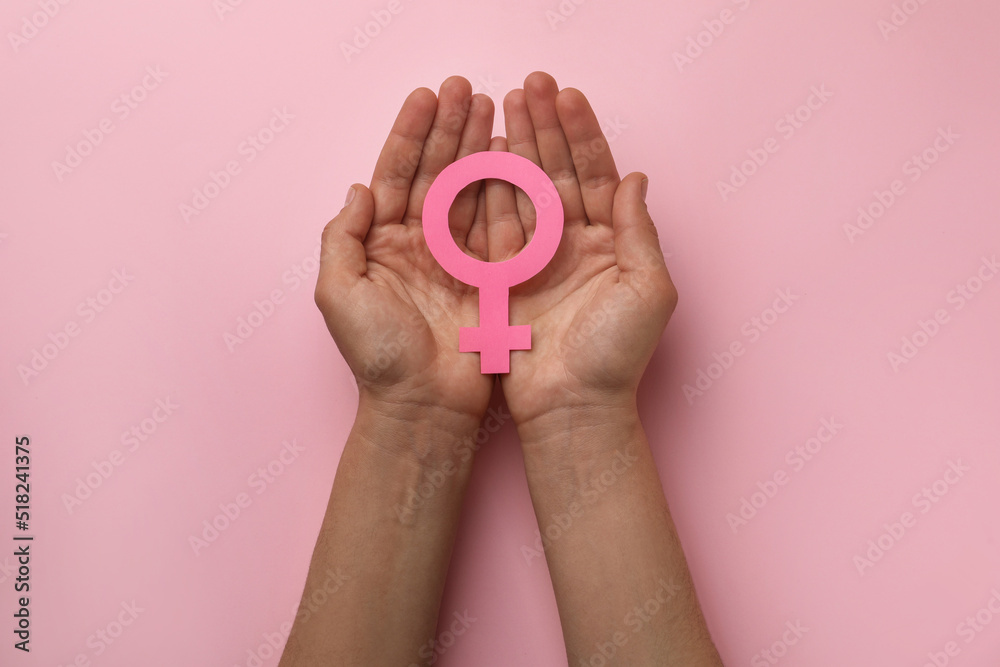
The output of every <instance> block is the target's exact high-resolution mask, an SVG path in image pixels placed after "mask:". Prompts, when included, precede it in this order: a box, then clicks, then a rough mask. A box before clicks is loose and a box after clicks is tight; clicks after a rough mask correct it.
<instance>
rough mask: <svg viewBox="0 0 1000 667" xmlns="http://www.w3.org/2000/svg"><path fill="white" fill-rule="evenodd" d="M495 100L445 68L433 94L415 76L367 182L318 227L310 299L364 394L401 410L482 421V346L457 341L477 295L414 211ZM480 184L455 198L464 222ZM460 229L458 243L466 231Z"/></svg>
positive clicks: (469, 149) (391, 410)
mask: <svg viewBox="0 0 1000 667" xmlns="http://www.w3.org/2000/svg"><path fill="white" fill-rule="evenodd" d="M493 111H494V109H493V102H492V101H491V100H490V98H489V97H487V96H485V95H472V87H471V85H470V84H469V82H468V81H467V80H465V79H463V78H461V77H452V78H450V79H448V80H446V81H445V82H444V83H443V84H442V85H441V91H440V98H437V97H435V95H434V93H433V92H432V91H430V90H428V89H426V88H420V89H417V90H415V91H413V93H411V94H410V96H409V97H408V98H407V99H406V102H405V103H404V104H403V107H402V109H401V110H400V112H399V116H398V117H397V119H396V122H395V124H394V125H393V128H392V131H391V133H390V134H389V138H388V139H387V140H386V142H385V146H384V148H383V149H382V153H381V155H380V156H379V159H378V162H377V164H376V166H375V173H374V175H373V176H372V182H371V188H370V189H369V188H366V187H364V186H363V185H360V184H355V185H354V186H353V199H350V195H349V202H348V204H347V205H346V206H345V207H344V209H343V210H342V211H341V212H340V213H339V214H338V215H337V217H335V218H334V219H333V220H331V221H330V223H329V224H327V226H326V228H325V229H324V230H323V254H322V260H321V265H320V272H319V277H318V281H317V285H316V295H315V296H316V303H317V305H318V306H319V308H320V310H321V311H322V313H323V316H324V318H325V319H326V323H327V327H328V328H329V329H330V333H331V334H332V335H333V338H334V340H335V341H336V343H337V346H338V347H339V348H340V351H341V353H342V354H343V356H344V359H346V361H347V363H348V365H349V366H350V367H351V370H352V371H353V372H354V376H355V378H356V379H357V382H358V390H359V394H360V399H359V400H360V402H361V403H362V405H368V406H374V408H375V410H376V412H377V413H378V414H382V415H383V416H385V417H390V418H392V419H408V418H412V416H413V415H414V414H416V413H419V414H420V415H421V416H426V414H427V411H428V410H434V411H437V412H440V413H442V415H439V416H441V417H442V418H446V419H448V418H451V417H454V418H455V419H457V420H458V424H457V426H460V427H462V428H464V427H465V426H467V425H470V424H471V428H475V426H477V425H478V424H479V421H480V419H481V418H482V416H483V413H484V412H485V410H486V407H487V404H488V402H489V398H490V394H491V391H492V388H493V383H494V377H493V376H487V375H482V374H481V373H480V372H479V370H480V369H479V358H478V355H473V354H466V353H461V352H459V351H458V332H459V327H460V326H461V325H468V324H469V323H470V322H475V321H476V319H475V318H476V317H477V316H478V298H477V294H476V290H475V288H473V287H469V286H467V285H464V284H462V283H460V282H458V281H457V280H455V279H454V278H452V277H451V276H450V275H449V274H447V273H446V272H445V271H443V270H442V269H441V267H440V266H438V264H437V262H436V261H435V260H434V258H433V256H431V254H430V251H429V250H428V249H427V246H426V244H425V242H424V238H423V230H422V229H421V213H422V210H423V205H424V198H425V197H426V195H427V191H428V189H429V188H430V185H431V183H432V182H433V181H434V179H435V178H436V177H437V175H438V174H439V173H440V172H441V170H442V169H444V168H445V167H446V166H448V165H449V164H451V163H452V162H454V161H455V160H457V159H460V158H462V157H464V156H466V155H468V154H470V153H474V152H477V151H482V150H486V149H487V148H488V147H489V144H490V135H491V133H492V129H493ZM479 190H480V188H479V184H478V183H477V184H472V185H470V186H469V187H467V188H466V189H465V190H463V192H462V193H460V194H459V196H458V197H457V198H456V201H455V203H454V205H453V207H452V209H451V215H450V221H451V224H452V226H453V228H454V229H460V230H469V229H471V228H472V226H473V222H474V219H475V216H476V209H477V206H478V205H479V196H478V195H479ZM456 236H459V237H461V238H460V240H459V243H460V245H461V244H462V243H464V239H465V236H466V232H465V231H463V232H462V233H461V234H457V235H456Z"/></svg>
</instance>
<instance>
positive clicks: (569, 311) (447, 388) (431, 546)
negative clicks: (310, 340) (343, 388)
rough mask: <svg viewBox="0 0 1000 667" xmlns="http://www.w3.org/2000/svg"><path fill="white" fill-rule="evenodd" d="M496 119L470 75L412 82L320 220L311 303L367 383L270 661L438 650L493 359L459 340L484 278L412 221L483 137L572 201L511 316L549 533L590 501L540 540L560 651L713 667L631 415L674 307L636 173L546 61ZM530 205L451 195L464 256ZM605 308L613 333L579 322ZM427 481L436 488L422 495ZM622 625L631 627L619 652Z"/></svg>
mask: <svg viewBox="0 0 1000 667" xmlns="http://www.w3.org/2000/svg"><path fill="white" fill-rule="evenodd" d="M493 114H494V108H493V103H492V102H491V101H490V100H489V98H488V97H486V96H483V95H472V93H471V86H470V84H469V82H468V81H466V80H465V79H463V78H461V77H452V78H449V79H448V80H446V81H445V82H444V83H443V84H442V86H441V89H440V91H439V94H438V95H437V96H435V95H434V93H433V92H432V91H430V90H428V89H425V88H421V89H418V90H415V91H414V92H413V93H411V95H410V96H409V97H408V98H407V100H406V102H405V103H404V104H403V107H402V109H401V110H400V113H399V116H398V117H397V119H396V122H395V124H394V126H393V129H392V131H391V133H390V135H389V138H388V139H387V140H386V143H385V146H384V148H383V150H382V153H381V155H380V157H379V159H378V162H377V164H376V167H375V172H374V174H373V177H372V181H371V185H370V186H369V187H365V186H363V185H360V184H355V185H354V186H352V191H351V193H349V197H348V200H349V203H348V204H347V205H345V207H344V209H343V210H342V211H341V212H340V213H339V214H338V215H337V216H336V217H335V218H334V219H333V220H332V221H331V222H330V223H329V224H328V225H327V227H326V228H325V229H324V232H323V243H322V247H323V254H322V260H321V268H320V274H319V278H318V281H317V286H316V302H317V304H318V306H319V308H320V310H321V311H322V313H323V315H324V317H325V319H326V323H327V325H328V328H329V329H330V332H331V334H332V335H333V338H334V340H335V341H336V343H337V346H338V347H339V349H340V351H341V353H342V354H343V356H344V358H345V360H346V361H347V363H348V365H349V366H350V368H351V370H352V371H353V373H354V375H355V378H356V380H357V383H358V393H359V398H358V411H357V416H356V420H355V423H354V427H353V428H352V430H351V433H350V435H349V436H348V439H347V442H346V444H345V446H344V451H343V455H342V457H341V460H340V464H339V466H338V468H337V473H336V476H335V479H334V483H333V488H332V491H331V495H330V501H329V504H328V506H327V511H326V514H325V516H324V519H323V524H322V526H321V528H320V533H319V537H318V539H317V543H316V548H315V550H314V553H313V556H312V560H311V563H310V567H309V573H308V575H307V578H306V584H305V591H304V593H303V601H302V603H301V606H300V611H299V614H298V615H297V616H296V620H295V623H294V625H293V627H292V631H291V634H290V636H289V639H288V642H287V645H286V648H285V652H284V654H283V655H282V658H281V662H280V663H279V665H280V667H305V666H310V667H312V666H318V665H403V666H408V665H411V664H427V663H428V658H429V655H428V651H429V649H428V647H430V646H431V645H432V644H430V642H432V641H433V639H434V637H435V633H436V622H437V618H438V613H439V611H440V603H441V595H442V592H443V589H444V584H445V578H446V576H447V570H448V564H449V561H450V557H451V550H452V546H453V544H454V537H455V530H456V525H457V521H458V518H459V514H460V510H461V504H462V499H463V496H464V493H465V489H466V486H467V482H468V479H469V476H470V474H471V469H472V460H473V456H472V455H473V450H472V448H470V447H469V445H468V443H469V442H471V441H472V438H473V436H474V434H475V431H476V429H477V428H478V427H479V426H480V423H481V421H482V419H483V416H484V414H485V411H486V408H487V405H488V403H489V399H490V396H491V393H492V391H493V389H494V384H495V380H496V378H495V376H492V375H483V374H481V373H480V368H479V358H478V355H477V354H470V353H460V352H458V331H459V328H460V327H462V326H474V325H475V323H476V321H477V317H478V299H477V294H476V290H475V288H472V287H469V286H467V285H463V284H462V283H459V282H458V281H456V280H455V279H454V278H453V277H451V276H450V275H449V274H447V273H446V272H444V270H443V269H442V268H441V267H440V266H438V265H437V263H436V261H435V260H434V258H433V257H432V256H431V255H430V253H429V251H428V250H427V247H426V244H425V243H424V240H423V234H422V229H421V227H420V224H421V220H420V216H421V212H422V208H423V201H424V198H425V197H426V194H427V190H428V188H429V187H430V184H431V183H432V182H433V180H434V178H435V177H436V176H437V174H438V173H440V171H441V170H442V169H444V167H446V166H447V165H448V164H450V163H452V162H453V161H455V160H456V159H460V158H461V157H464V156H465V155H468V154H471V153H473V152H478V151H482V150H510V151H511V152H514V153H518V154H520V155H523V156H525V157H528V158H529V159H532V160H534V161H535V163H536V164H539V166H541V167H542V168H543V169H544V170H545V171H546V173H547V174H548V175H549V177H550V178H552V180H553V182H554V183H555V184H556V187H557V189H558V190H559V194H560V198H561V200H562V202H563V206H564V209H565V213H566V228H565V230H564V234H563V238H562V242H561V245H560V248H559V250H558V252H557V254H556V256H555V258H554V259H553V261H552V262H551V263H550V265H549V266H548V267H547V268H546V269H545V270H543V271H542V272H541V273H540V274H539V275H538V276H536V278H534V279H532V280H530V281H528V282H527V283H525V284H523V285H521V286H518V287H516V288H514V290H513V291H512V294H511V305H510V309H511V318H512V322H514V323H517V324H522V323H530V324H531V325H532V350H531V351H530V352H529V351H525V352H521V351H515V352H513V353H512V357H511V372H510V373H509V374H506V375H504V376H502V377H501V384H502V386H503V391H504V394H505V395H506V398H507V404H508V406H509V409H510V412H511V414H512V415H513V418H514V421H515V422H516V423H517V427H518V433H519V435H520V437H521V440H522V447H523V449H524V453H525V467H526V470H527V474H528V481H529V488H530V490H531V494H532V501H533V503H534V505H535V511H536V515H537V517H538V520H539V527H540V528H541V529H542V530H543V531H544V530H545V529H546V528H547V527H548V525H549V524H550V523H551V521H552V517H553V516H555V515H559V514H561V513H565V512H570V511H571V510H572V508H573V507H574V503H576V504H577V505H579V508H578V509H581V511H577V512H572V514H571V516H572V517H573V520H572V525H571V526H570V527H569V528H568V529H566V530H565V531H563V533H562V534H561V536H560V537H559V539H558V540H554V541H550V542H549V544H547V545H546V547H545V557H546V560H547V562H548V565H549V569H550V571H551V573H552V580H553V586H554V589H555V593H556V599H557V602H558V606H559V613H560V618H561V621H562V626H563V631H564V637H565V641H566V647H567V655H568V658H569V662H570V664H572V665H577V664H581V660H587V659H589V656H590V655H591V654H592V653H594V652H595V651H596V650H599V649H598V648H597V647H596V645H595V642H598V643H600V642H604V641H605V639H604V637H605V636H606V637H607V641H611V642H612V643H613V644H614V646H615V655H614V656H613V658H612V659H611V660H610V661H609V663H608V664H613V663H619V664H632V665H637V664H656V665H675V664H676V665H681V664H683V665H719V664H721V662H719V660H718V656H717V654H716V652H715V649H714V647H713V645H712V642H711V639H710V637H709V635H708V631H707V629H706V627H705V623H704V619H703V618H702V615H701V612H700V610H699V608H698V604H697V598H696V596H695V593H694V588H693V585H692V583H691V579H690V576H689V575H688V571H687V566H686V563H685V561H684V556H683V552H682V551H681V548H680V543H679V541H678V539H677V535H676V531H675V529H674V526H673V523H672V522H671V520H670V516H669V512H668V510H667V505H666V501H665V499H664V496H663V490H662V487H661V486H660V481H659V478H658V476H657V472H656V468H655V466H654V464H653V460H652V456H651V454H650V451H649V447H648V444H647V442H646V439H645V435H644V433H643V431H642V427H641V424H640V422H639V417H638V411H637V410H636V407H635V392H636V387H637V385H638V381H639V378H640V377H641V375H642V372H643V370H644V369H645V366H646V364H647V363H648V361H649V357H650V355H651V354H652V350H653V348H654V347H655V345H656V342H657V340H658V339H659V336H660V334H661V333H662V330H663V327H664V326H665V325H666V322H667V319H668V318H669V316H670V313H671V312H672V311H673V307H674V304H675V303H676V291H675V290H674V288H673V285H672V283H671V282H670V278H669V275H668V274H667V271H666V267H665V266H664V264H663V257H662V253H661V252H660V250H659V245H658V242H657V239H656V231H655V227H653V224H652V221H651V220H650V219H649V216H648V213H647V212H646V207H645V204H644V203H643V201H642V199H643V198H642V193H643V190H644V189H645V187H644V183H643V181H644V179H643V177H642V175H641V174H633V175H630V176H629V177H627V178H626V179H625V180H624V181H619V180H618V175H617V172H616V171H615V168H614V161H613V159H611V156H610V152H609V151H607V150H606V147H607V142H606V140H604V138H603V135H602V134H601V131H600V127H599V125H598V124H597V121H596V117H594V114H593V111H592V110H591V109H590V106H589V104H588V103H587V101H586V99H585V98H584V97H583V95H582V94H580V93H579V92H578V91H573V90H572V89H567V90H566V91H558V90H557V88H556V86H555V81H554V80H552V78H551V77H549V76H548V75H546V74H542V73H537V72H536V73H534V74H532V75H529V77H528V78H527V79H526V81H525V86H524V89H523V90H521V89H519V90H516V91H513V92H512V93H511V94H510V95H508V97H507V99H506V100H505V116H506V122H507V135H508V140H505V139H504V138H502V137H496V138H493V139H492V140H491V138H490V134H491V132H492V127H493ZM601 141H604V143H603V146H604V150H600V151H598V155H597V157H596V159H593V160H592V159H591V158H590V157H587V158H586V159H584V160H580V159H577V161H576V163H575V164H574V161H573V154H574V149H576V151H575V152H576V155H577V158H580V156H581V155H582V153H581V152H580V146H581V145H582V144H581V142H587V145H588V146H590V148H591V149H592V148H593V147H594V146H597V145H599V144H600V142H601ZM587 155H588V156H589V155H591V153H587ZM578 172H579V173H578ZM519 197H520V200H519V199H518V198H519ZM531 213H532V210H531V208H530V206H529V205H528V204H527V201H526V200H524V198H523V196H522V195H521V194H520V193H516V192H515V190H514V188H513V186H511V185H510V184H509V183H505V182H503V181H496V180H493V179H487V181H486V182H485V185H484V186H483V187H482V188H480V187H479V184H471V185H470V186H469V187H467V188H466V189H464V190H463V191H462V193H460V195H459V196H458V198H457V199H456V202H455V204H454V206H453V207H452V210H451V214H450V226H451V229H452V234H453V236H454V238H455V241H456V243H457V244H458V245H459V247H460V248H462V249H463V250H464V251H466V252H468V253H469V254H470V255H473V256H476V257H479V258H480V259H483V260H489V261H498V260H500V259H506V258H508V257H510V256H513V254H516V252H518V251H519V250H520V249H521V248H522V247H523V245H524V243H525V241H526V239H530V236H531V233H532V232H533V224H534V223H533V216H532V215H531ZM597 313H603V319H601V318H600V317H599V316H597V315H595V314H597ZM598 319H601V321H602V322H603V324H602V326H599V327H596V328H595V327H594V326H585V325H586V323H588V322H589V323H591V324H593V323H594V322H597V321H598ZM584 334H586V336H587V337H586V340H585V341H584V340H583V339H582V338H581V337H582V336H583V335H584ZM606 470H610V471H612V472H613V473H614V475H615V482H614V483H612V484H609V485H606V486H603V485H602V486H601V487H600V491H599V493H598V497H597V499H596V501H592V495H591V494H592V493H593V491H594V489H595V487H593V486H588V484H590V483H591V481H592V480H594V479H596V480H597V482H598V483H599V484H600V483H601V482H600V480H601V474H602V473H604V472H605V471H606ZM442 473H443V474H442ZM431 478H433V479H435V480H436V481H440V482H441V483H440V484H435V485H434V487H435V490H434V492H433V493H431V494H430V495H429V496H427V495H426V494H424V495H423V496H421V500H420V501H419V502H414V498H415V495H414V494H416V493H417V489H418V487H420V486H421V485H422V484H423V485H425V487H424V488H426V482H427V480H428V479H431ZM442 478H443V481H442ZM604 479H605V480H606V479H608V475H607V474H606V475H605V477H604ZM626 517H627V520H623V518H626ZM331 572H335V573H337V574H338V577H337V582H338V583H337V585H336V587H335V590H334V591H333V592H329V591H330V584H329V582H330V573H331ZM324 589H325V590H326V591H328V592H329V593H328V595H325V596H317V595H316V594H317V592H318V591H321V590H324ZM657 595H659V596H660V597H661V598H663V600H664V601H663V604H662V605H661V609H660V610H659V611H658V613H656V614H655V615H652V616H648V615H647V618H648V621H646V620H643V621H642V626H641V630H640V631H638V632H635V633H633V632H632V629H633V625H632V624H629V625H623V621H624V619H625V615H626V613H627V612H628V610H629V609H631V608H632V607H634V606H635V605H640V606H641V605H644V604H645V603H646V602H647V601H648V600H649V599H650V598H655V597H656V596H657ZM318 599H326V600H327V601H326V602H324V603H322V604H317V603H316V600H318ZM619 629H620V630H622V631H627V632H629V637H628V639H627V641H625V642H624V643H622V644H621V645H620V646H619V645H618V643H615V642H616V639H618V638H617V636H616V635H614V632H615V631H617V630H619ZM619 643H620V642H619ZM605 650H608V649H607V646H605ZM583 664H589V663H586V662H584V663H583Z"/></svg>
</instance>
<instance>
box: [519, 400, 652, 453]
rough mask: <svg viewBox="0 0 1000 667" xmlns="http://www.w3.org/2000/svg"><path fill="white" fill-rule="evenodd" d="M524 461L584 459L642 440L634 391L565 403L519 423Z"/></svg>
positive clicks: (611, 451)
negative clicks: (593, 401) (590, 401)
mask: <svg viewBox="0 0 1000 667" xmlns="http://www.w3.org/2000/svg"><path fill="white" fill-rule="evenodd" d="M518 435H519V436H520V438H521V448H522V450H523V452H524V457H525V461H526V463H530V462H536V461H537V462H538V463H543V464H545V463H553V464H556V463H558V464H559V465H561V466H565V465H567V463H570V462H573V461H580V462H583V463H585V464H586V462H587V461H588V460H590V459H593V458H595V457H596V458H604V457H606V456H607V455H608V454H613V453H614V452H615V451H617V450H620V449H621V448H622V447H623V446H626V445H629V444H630V443H635V442H638V441H640V440H642V441H643V442H644V438H643V437H642V436H643V430H642V422H641V421H640V419H639V411H638V409H637V407H636V402H635V395H634V394H631V395H629V396H623V397H620V398H617V399H612V400H608V401H605V402H602V403H600V404H584V403H580V404H576V405H566V406H562V407H559V408H555V409H552V410H548V411H546V412H545V413H543V414H540V415H538V416H536V417H533V418H531V419H529V420H527V421H525V422H521V423H519V424H518Z"/></svg>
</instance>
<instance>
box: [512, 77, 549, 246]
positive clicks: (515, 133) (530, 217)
mask: <svg viewBox="0 0 1000 667" xmlns="http://www.w3.org/2000/svg"><path fill="white" fill-rule="evenodd" d="M503 115H504V127H505V128H506V131H507V150H508V151H510V152H511V153H514V154H515V155H520V156H521V157H525V158H528V159H529V160H531V161H532V162H534V163H535V164H537V165H538V166H539V167H541V166H542V161H541V159H540V158H539V157H538V144H537V143H536V142H535V127H534V126H533V125H532V124H531V114H530V113H528V102H527V100H526V99H525V96H524V90H523V89H521V88H517V89H515V90H512V91H510V92H509V93H507V96H506V97H504V100H503ZM516 198H517V214H518V216H519V217H520V218H521V225H522V226H523V227H524V238H525V239H527V240H530V239H531V235H532V234H534V233H535V209H534V207H533V206H532V205H531V200H530V199H529V198H528V196H527V195H526V194H524V193H523V192H520V191H517V193H516Z"/></svg>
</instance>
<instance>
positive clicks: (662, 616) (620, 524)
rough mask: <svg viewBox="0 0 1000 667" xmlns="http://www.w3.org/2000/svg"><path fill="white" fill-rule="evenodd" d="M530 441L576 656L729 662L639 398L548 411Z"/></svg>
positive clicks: (526, 440)
mask: <svg viewBox="0 0 1000 667" xmlns="http://www.w3.org/2000/svg"><path fill="white" fill-rule="evenodd" d="M522 443H523V447H524V458H525V467H526V470H527V474H528V486H529V489H530V491H531V497H532V503H533V504H534V507H535V514H536V516H537V518H538V525H539V530H540V531H541V536H542V543H543V545H544V550H545V557H546V560H547V562H548V566H549V571H550V573H551V576H552V584H553V587H554V589H555V595H556V601H557V603H558V606H559V613H560V618H561V620H562V626H563V634H564V638H565V642H566V650H567V654H568V657H569V664H570V665H571V667H578V666H589V665H591V664H605V663H604V661H603V660H601V659H598V657H597V656H601V658H603V659H604V660H607V661H608V663H609V664H622V665H654V664H655V665H678V666H681V665H683V666H685V667H692V666H703V665H704V666H709V665H721V664H722V663H721V661H720V659H719V657H718V653H717V652H716V650H715V647H714V645H713V644H712V641H711V638H710V636H709V634H708V630H707V628H706V626H705V621H704V618H703V616H702V613H701V609H700V607H699V604H698V600H697V597H696V595H695V590H694V585H693V583H692V581H691V576H690V574H689V572H688V567H687V563H686V561H685V558H684V552H683V551H682V550H681V545H680V541H679V540H678V537H677V531H676V529H675V527H674V523H673V520H672V519H671V516H670V512H669V509H668V507H667V503H666V499H665V498H664V495H663V489H662V487H661V484H660V479H659V475H658V473H657V471H656V467H655V464H654V461H653V457H652V455H651V453H650V450H649V446H648V442H647V440H646V435H645V432H644V431H643V429H642V425H641V423H640V421H639V418H638V414H637V412H636V411H635V406H634V402H632V403H631V405H629V403H628V402H626V403H623V404H619V405H618V406H617V407H608V408H602V409H600V410H586V409H572V410H566V411H563V412H561V413H555V414H552V415H547V416H545V417H543V418H541V419H539V420H535V421H534V422H533V423H532V424H530V425H526V426H525V427H524V428H523V429H522ZM592 658H593V662H592Z"/></svg>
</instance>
